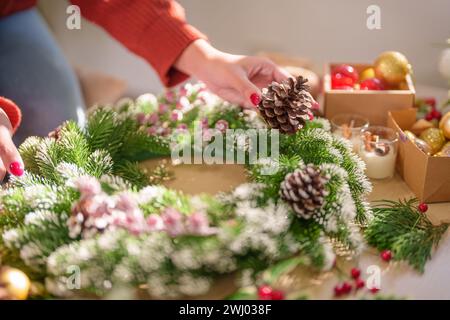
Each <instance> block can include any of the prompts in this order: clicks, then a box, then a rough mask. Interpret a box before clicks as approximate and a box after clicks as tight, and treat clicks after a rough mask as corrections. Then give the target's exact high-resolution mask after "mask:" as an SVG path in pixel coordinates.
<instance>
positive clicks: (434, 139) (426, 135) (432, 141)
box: [420, 128, 445, 154]
mask: <svg viewBox="0 0 450 320" xmlns="http://www.w3.org/2000/svg"><path fill="white" fill-rule="evenodd" d="M420 139H422V140H423V141H425V142H426V143H427V144H428V145H429V146H430V148H431V154H435V153H436V152H438V151H440V150H441V149H442V147H443V146H444V144H445V137H444V134H443V133H442V130H440V129H438V128H430V129H427V130H425V131H424V132H422V133H421V135H420Z"/></svg>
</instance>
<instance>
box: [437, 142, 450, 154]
mask: <svg viewBox="0 0 450 320" xmlns="http://www.w3.org/2000/svg"><path fill="white" fill-rule="evenodd" d="M434 156H435V157H450V141H448V142H447V143H446V144H445V145H444V146H443V147H442V149H441V151H439V152H438V153H436V154H435V155H434Z"/></svg>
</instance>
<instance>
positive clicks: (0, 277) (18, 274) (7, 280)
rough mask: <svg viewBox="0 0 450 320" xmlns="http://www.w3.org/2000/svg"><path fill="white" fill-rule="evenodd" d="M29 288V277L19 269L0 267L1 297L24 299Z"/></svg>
mask: <svg viewBox="0 0 450 320" xmlns="http://www.w3.org/2000/svg"><path fill="white" fill-rule="evenodd" d="M29 290H30V279H29V278H28V277H27V275H26V274H25V273H23V272H22V271H20V270H19V269H15V268H10V267H3V268H2V269H0V294H1V295H2V297H0V298H2V299H8V300H25V299H26V298H27V297H28V292H29Z"/></svg>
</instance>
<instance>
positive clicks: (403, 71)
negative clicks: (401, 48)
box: [374, 51, 411, 86]
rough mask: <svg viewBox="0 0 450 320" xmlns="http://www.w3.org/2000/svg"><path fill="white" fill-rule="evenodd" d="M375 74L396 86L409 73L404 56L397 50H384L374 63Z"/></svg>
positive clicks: (407, 63)
mask: <svg viewBox="0 0 450 320" xmlns="http://www.w3.org/2000/svg"><path fill="white" fill-rule="evenodd" d="M374 70H375V75H376V76H377V78H379V79H381V80H383V81H384V82H386V83H387V84H389V85H391V86H398V85H399V84H400V83H401V82H403V81H404V80H405V78H406V76H407V75H408V74H410V73H411V65H410V64H409V62H408V60H407V59H406V57H405V56H404V55H403V54H401V53H400V52H397V51H386V52H383V53H382V54H380V55H379V56H378V58H377V59H376V60H375V63H374Z"/></svg>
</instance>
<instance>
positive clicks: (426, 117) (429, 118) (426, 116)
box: [425, 112, 434, 121]
mask: <svg viewBox="0 0 450 320" xmlns="http://www.w3.org/2000/svg"><path fill="white" fill-rule="evenodd" d="M433 119H434V118H433V115H432V114H431V112H429V113H427V114H426V115H425V120H427V121H431V120H433Z"/></svg>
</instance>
